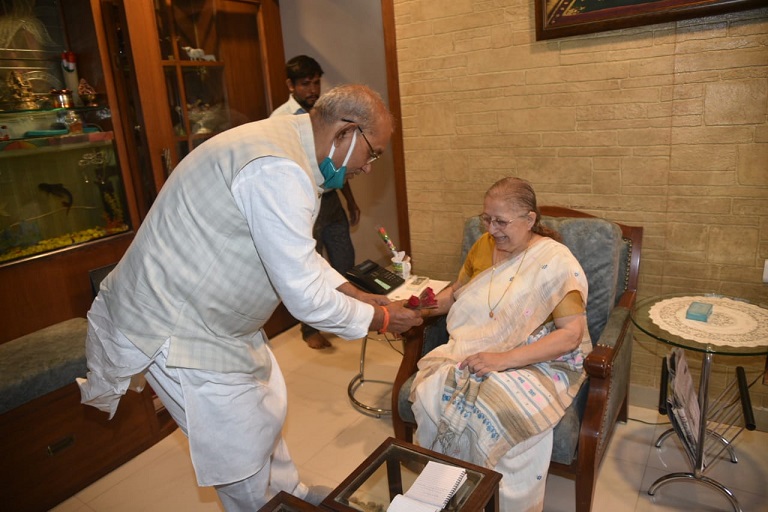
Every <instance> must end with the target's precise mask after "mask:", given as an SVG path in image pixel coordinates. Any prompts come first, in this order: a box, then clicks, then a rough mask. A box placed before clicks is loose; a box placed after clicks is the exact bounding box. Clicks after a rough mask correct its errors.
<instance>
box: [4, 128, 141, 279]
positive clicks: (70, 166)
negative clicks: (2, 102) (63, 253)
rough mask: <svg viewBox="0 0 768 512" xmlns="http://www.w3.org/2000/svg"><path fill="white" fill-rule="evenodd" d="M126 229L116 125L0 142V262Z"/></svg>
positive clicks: (125, 209)
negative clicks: (116, 151)
mask: <svg viewBox="0 0 768 512" xmlns="http://www.w3.org/2000/svg"><path fill="white" fill-rule="evenodd" d="M5 115H8V114H5ZM3 116H4V115H1V114H0V121H2V117H3ZM25 133H27V134H29V133H33V134H35V133H40V132H36V131H35V130H32V131H27V132H25ZM129 229H130V226H129V219H128V213H127V208H126V202H125V190H124V188H123V182H122V177H121V174H120V167H119V165H118V162H117V157H116V153H115V149H114V135H113V133H112V132H111V131H92V132H88V131H87V130H86V131H85V132H84V133H76V134H73V133H65V134H45V130H43V131H42V132H41V135H40V136H27V137H24V138H18V139H10V140H5V141H0V264H3V263H6V262H10V261H14V260H18V259H21V258H26V257H30V256H34V255H37V254H41V253H45V252H49V251H53V250H57V249H62V248H65V247H69V246H72V245H76V244H80V243H84V242H88V241H91V240H95V239H99V238H104V237H107V236H111V235H115V234H118V233H122V232H125V231H128V230H129Z"/></svg>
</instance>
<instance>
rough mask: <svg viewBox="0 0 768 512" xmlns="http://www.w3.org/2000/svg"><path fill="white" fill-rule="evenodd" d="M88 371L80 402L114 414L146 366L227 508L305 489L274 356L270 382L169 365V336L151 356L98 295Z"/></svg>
mask: <svg viewBox="0 0 768 512" xmlns="http://www.w3.org/2000/svg"><path fill="white" fill-rule="evenodd" d="M89 320H91V322H90V328H89V332H88V338H87V342H86V352H87V354H88V368H89V372H88V378H87V380H84V379H78V384H79V385H80V388H81V392H82V397H83V398H82V402H83V403H87V404H89V405H93V406H95V407H98V408H99V409H101V410H104V411H107V412H110V413H111V414H114V411H115V410H116V409H117V406H118V402H119V400H120V398H121V397H122V395H123V394H124V393H125V391H126V390H127V389H128V385H129V384H130V381H131V377H132V376H133V375H136V374H139V373H142V372H144V371H146V377H147V380H148V381H149V383H150V385H151V386H152V389H153V390H154V391H155V392H156V393H157V395H158V397H159V398H160V399H161V400H162V402H163V404H164V405H165V406H166V408H167V410H168V412H169V413H170V414H171V416H172V417H173V419H174V420H175V421H176V423H177V424H178V425H179V427H180V428H181V430H182V431H183V432H184V434H185V435H186V436H187V437H188V438H189V445H190V453H191V457H192V464H193V466H194V468H195V474H196V476H197V481H198V484H199V485H201V486H215V487H216V490H217V492H218V494H219V497H220V499H221V501H222V503H223V504H224V506H225V508H226V510H227V511H228V512H233V511H241V510H242V511H246V510H248V511H253V510H257V509H258V508H259V507H261V506H263V505H264V504H265V503H266V502H267V501H269V500H270V499H271V498H272V496H274V495H275V494H277V493H278V492H280V491H281V490H284V491H286V492H289V493H291V494H294V495H296V496H298V497H304V496H306V494H307V491H308V489H307V487H306V486H305V485H304V484H302V483H301V482H300V481H299V475H298V471H297V469H296V467H295V465H294V464H293V461H292V459H291V457H290V454H289V453H288V449H287V447H286V446H285V442H284V441H283V439H282V435H281V430H282V427H283V423H284V422H285V415H286V409H287V391H286V387H285V381H284V380H283V375H282V372H281V371H280V367H279V365H278V364H277V361H276V360H275V359H274V356H273V355H272V352H271V351H269V348H268V347H267V350H268V351H269V356H270V358H271V362H272V371H271V375H270V377H269V380H268V381H266V382H263V381H259V380H257V379H256V378H255V377H254V376H253V375H250V374H245V373H219V372H209V371H205V370H192V369H187V368H169V367H166V366H165V362H166V359H167V355H168V343H166V344H165V345H163V347H162V348H161V349H160V351H159V352H158V353H157V354H155V355H154V356H153V357H152V358H150V357H147V356H146V355H144V353H143V352H141V351H140V350H139V349H138V348H136V347H135V346H134V345H133V344H131V342H130V341H128V339H127V338H126V337H125V336H124V335H122V334H121V333H120V332H119V331H118V330H116V329H115V328H114V327H112V326H111V322H110V321H109V313H108V312H107V310H106V307H105V306H104V303H103V301H101V300H100V299H99V298H97V299H96V301H94V305H93V307H92V308H91V311H90V312H89Z"/></svg>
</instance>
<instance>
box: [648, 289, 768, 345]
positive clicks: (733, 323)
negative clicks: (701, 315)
mask: <svg viewBox="0 0 768 512" xmlns="http://www.w3.org/2000/svg"><path fill="white" fill-rule="evenodd" d="M694 301H695V302H703V303H705V304H712V314H711V315H710V317H709V319H708V320H707V321H706V322H699V321H697V320H689V319H687V318H685V313H686V311H687V310H688V306H690V305H691V303H692V302H694ZM648 314H649V316H650V317H651V320H653V323H655V324H656V325H658V326H659V327H661V328H662V329H664V330H666V331H668V332H670V333H672V334H674V335H676V336H680V337H681V338H685V339H687V340H691V341H696V342H698V343H709V344H711V345H719V346H728V347H759V346H765V345H768V310H766V309H763V308H761V307H759V306H755V305H753V304H748V303H746V302H741V301H738V300H733V299H729V298H726V297H705V296H692V297H674V298H671V299H666V300H662V301H659V302H657V303H656V304H654V305H653V306H651V309H650V310H649V311H648Z"/></svg>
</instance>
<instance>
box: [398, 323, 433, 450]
mask: <svg viewBox="0 0 768 512" xmlns="http://www.w3.org/2000/svg"><path fill="white" fill-rule="evenodd" d="M437 318H438V317H427V318H425V319H424V322H423V323H422V324H421V325H417V326H416V327H412V328H410V329H409V330H407V331H406V332H404V333H403V334H402V335H401V337H402V338H403V359H402V361H401V362H400V367H399V368H398V370H397V374H396V375H395V382H394V384H393V385H392V424H393V427H394V429H395V437H396V438H397V439H401V440H405V441H409V442H410V441H411V440H412V439H410V437H411V436H410V432H407V431H406V428H405V424H404V423H403V419H402V418H401V417H400V409H399V407H398V400H399V397H400V390H401V389H402V387H403V384H404V383H405V381H407V380H408V379H409V378H410V377H411V376H412V375H413V374H414V373H416V370H417V369H418V366H417V364H418V362H419V359H421V356H422V354H423V353H424V334H425V332H426V330H427V328H428V327H430V326H432V325H434V324H435V322H437Z"/></svg>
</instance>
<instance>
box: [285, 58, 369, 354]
mask: <svg viewBox="0 0 768 512" xmlns="http://www.w3.org/2000/svg"><path fill="white" fill-rule="evenodd" d="M285 71H286V75H287V76H288V79H287V80H286V81H285V83H286V85H287V86H288V90H289V91H290V93H291V95H290V97H289V98H288V101H286V102H285V103H283V104H282V105H280V106H279V107H278V108H276V109H275V110H274V112H272V115H270V117H275V116H281V115H299V114H306V113H308V112H309V111H310V110H312V107H313V106H314V105H315V102H316V101H317V99H318V98H319V97H320V78H321V77H322V76H323V68H321V67H320V64H319V63H318V62H317V61H316V60H315V59H313V58H312V57H308V56H306V55H298V56H296V57H293V58H292V59H291V60H289V61H288V62H287V63H286V65H285ZM341 193H342V194H344V199H346V201H347V210H348V211H349V219H347V214H346V213H345V212H344V207H342V205H341V200H340V199H339V194H338V193H337V191H336V189H331V190H328V191H327V192H325V193H324V194H323V197H322V199H321V201H320V213H319V214H318V216H317V221H315V226H314V229H313V232H312V236H313V237H314V239H315V240H316V241H317V252H319V253H320V254H323V249H325V254H326V256H327V259H328V262H329V263H330V264H331V266H332V267H333V268H334V269H335V270H336V271H337V272H339V273H340V274H341V275H344V273H345V272H346V271H347V270H349V269H350V268H352V267H353V266H354V264H355V248H354V246H353V245H352V238H351V237H350V235H349V229H350V226H355V225H357V223H358V222H359V221H360V208H359V207H358V206H357V203H356V202H355V196H354V195H353V194H352V188H351V187H350V186H349V183H348V182H345V183H344V187H343V188H342V189H341ZM301 337H302V339H304V341H305V342H306V343H307V345H309V347H310V348H315V349H320V348H326V347H330V346H331V343H330V342H329V341H328V340H327V339H326V338H325V336H323V335H322V334H321V333H320V332H319V331H318V330H317V329H315V328H314V327H311V326H309V325H307V324H305V323H303V322H302V324H301Z"/></svg>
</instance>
